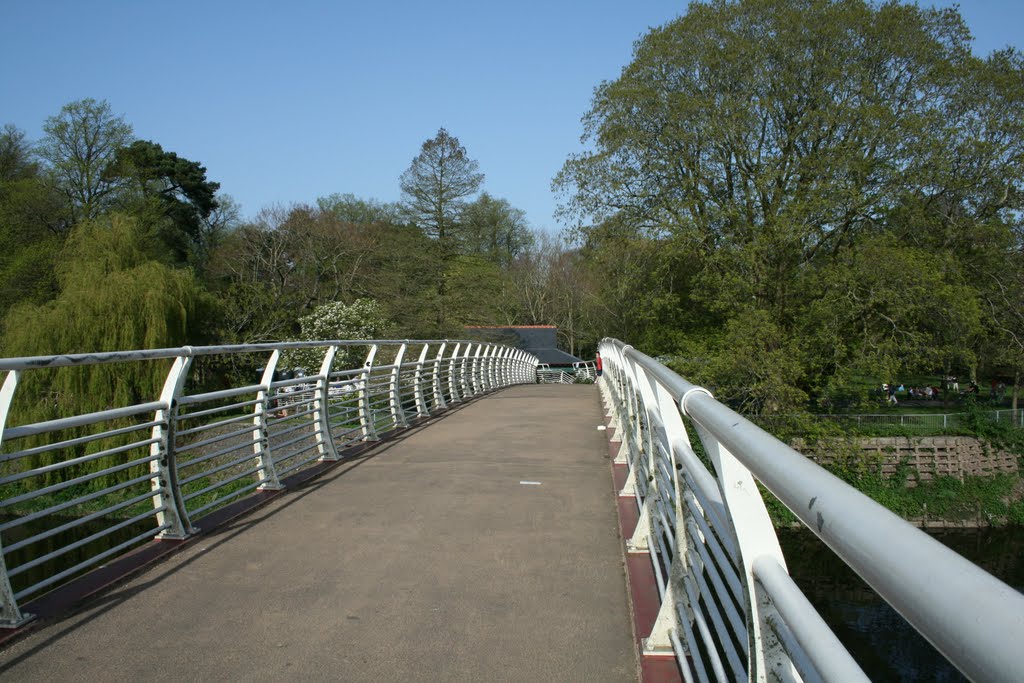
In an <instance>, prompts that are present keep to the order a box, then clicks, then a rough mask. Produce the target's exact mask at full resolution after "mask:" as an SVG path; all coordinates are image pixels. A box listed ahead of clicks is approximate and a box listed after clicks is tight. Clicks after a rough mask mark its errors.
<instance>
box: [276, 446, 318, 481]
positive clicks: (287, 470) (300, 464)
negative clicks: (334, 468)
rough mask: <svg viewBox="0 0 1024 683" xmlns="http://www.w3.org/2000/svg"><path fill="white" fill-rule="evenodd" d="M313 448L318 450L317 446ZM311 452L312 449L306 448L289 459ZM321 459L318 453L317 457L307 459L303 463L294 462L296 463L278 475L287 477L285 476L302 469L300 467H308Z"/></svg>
mask: <svg viewBox="0 0 1024 683" xmlns="http://www.w3.org/2000/svg"><path fill="white" fill-rule="evenodd" d="M313 448H316V446H315V445H314V446H313ZM309 450H311V449H309V448H304V449H302V450H301V451H296V452H295V454H294V455H292V456H289V457H295V455H299V454H301V453H304V452H307V451H309ZM319 458H320V454H319V453H317V454H316V455H313V456H312V457H310V458H306V459H305V460H302V461H300V462H294V463H292V464H291V465H289V466H288V467H286V468H284V469H283V470H280V471H279V472H278V474H279V475H282V476H283V475H285V474H288V473H289V472H294V471H295V470H297V469H299V468H300V467H302V466H303V465H308V464H309V463H311V462H313V461H314V460H318V459H319Z"/></svg>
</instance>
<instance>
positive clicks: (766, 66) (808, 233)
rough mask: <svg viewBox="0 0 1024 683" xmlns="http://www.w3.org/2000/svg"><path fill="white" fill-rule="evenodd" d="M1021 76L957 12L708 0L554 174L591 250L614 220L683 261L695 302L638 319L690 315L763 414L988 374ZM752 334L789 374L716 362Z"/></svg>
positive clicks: (660, 44) (667, 34) (607, 99)
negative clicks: (872, 385) (989, 310)
mask: <svg viewBox="0 0 1024 683" xmlns="http://www.w3.org/2000/svg"><path fill="white" fill-rule="evenodd" d="M1022 84H1024V60H1022V58H1021V56H1020V55H1019V54H1018V53H1016V52H1014V51H1012V50H1011V51H1004V52H1000V53H995V54H993V55H992V56H990V57H989V58H987V59H979V58H976V57H974V56H972V55H971V51H970V34H969V32H968V30H967V28H966V26H965V24H964V22H963V20H962V18H961V17H960V15H959V13H958V12H957V11H956V10H955V9H927V8H921V7H919V6H917V5H909V4H903V3H901V2H896V1H892V2H885V3H882V4H873V3H869V2H865V1H862V0H735V1H725V0H717V1H713V2H695V3H692V4H691V5H690V6H689V9H688V11H687V13H686V14H685V15H683V16H681V17H680V18H678V19H676V20H674V21H672V22H669V23H668V24H666V25H665V26H663V27H660V28H657V29H654V30H652V31H651V32H650V33H649V34H648V35H646V36H645V37H644V38H642V39H641V40H640V41H639V42H638V43H637V45H636V49H635V53H634V58H633V61H632V62H631V63H630V64H629V65H628V66H627V67H626V68H625V69H624V70H623V72H622V75H621V76H620V77H619V78H618V79H616V80H614V81H610V82H605V83H602V84H601V85H600V86H599V87H598V88H597V90H596V93H595V97H594V101H593V105H592V108H591V110H590V112H589V113H588V114H587V115H586V117H585V118H584V129H585V140H586V141H587V142H588V143H590V146H591V149H590V151H587V152H584V153H581V154H578V155H576V156H574V157H572V158H570V159H569V160H568V161H567V162H566V164H565V166H564V167H563V169H562V171H561V173H560V174H559V176H558V177H557V178H556V181H555V187H556V189H557V190H559V191H560V192H561V193H562V196H563V204H562V211H563V213H564V215H566V216H569V217H571V218H573V219H574V220H575V221H576V226H577V228H576V235H577V237H578V239H579V240H580V241H581V242H583V243H584V244H587V243H588V241H590V240H592V237H593V236H594V235H596V234H599V233H600V231H601V230H602V229H604V226H607V225H611V224H617V225H619V226H622V228H623V229H627V228H628V229H632V230H634V231H635V234H636V235H637V238H639V239H649V240H651V241H652V243H656V244H658V245H660V248H662V249H664V250H665V251H666V252H668V253H674V254H677V255H678V256H677V257H676V258H678V259H680V262H681V263H684V264H685V265H686V273H687V275H686V278H685V279H686V280H688V282H684V283H683V287H681V288H680V289H679V290H676V291H677V292H678V296H679V306H680V307H682V308H684V309H688V310H690V311H693V312H694V314H688V315H686V316H683V319H682V320H680V319H678V318H677V319H675V320H673V319H672V317H671V316H670V317H669V318H663V317H660V316H656V317H654V318H653V319H648V321H646V322H643V323H641V327H643V328H646V329H649V330H653V333H654V334H656V335H658V336H662V337H670V336H672V334H673V331H675V333H676V341H675V342H674V343H676V344H678V347H679V349H680V352H681V354H682V355H684V356H685V355H687V353H688V351H687V349H691V348H692V349H697V351H694V352H693V353H691V354H689V355H691V356H694V357H697V356H703V360H704V361H705V362H706V364H707V367H717V368H721V369H722V372H723V373H725V374H724V375H723V377H725V376H728V377H729V378H731V379H730V380H729V381H735V382H739V383H740V384H737V385H736V387H735V389H736V390H737V391H740V392H745V395H746V396H752V395H758V394H763V397H762V398H757V399H756V402H757V405H758V406H759V407H758V408H757V409H758V410H765V411H770V410H774V409H779V410H781V409H784V408H786V407H787V406H788V407H792V406H793V405H794V402H797V403H799V401H800V400H802V399H801V398H800V395H801V392H802V393H803V394H804V395H808V396H810V395H819V394H820V393H821V391H822V390H824V388H826V387H828V386H830V384H831V383H832V382H833V380H834V379H836V378H843V377H845V378H851V377H852V376H853V374H854V368H857V369H858V370H859V371H862V372H869V373H875V372H878V373H881V372H886V373H889V372H897V371H904V372H906V371H910V370H911V369H916V370H927V371H929V372H931V371H935V372H938V371H942V370H943V369H946V370H948V369H951V368H956V369H958V370H960V369H970V370H972V371H973V369H974V367H975V366H976V365H977V363H978V362H979V360H980V359H979V356H978V349H979V348H980V347H981V346H982V345H984V344H986V343H987V342H986V341H985V337H986V334H990V333H991V330H992V329H994V327H995V325H992V324H991V323H990V324H989V325H983V324H981V322H980V314H979V311H980V310H981V300H980V299H979V297H981V296H982V295H983V290H984V288H983V287H981V280H982V279H983V278H982V277H981V275H982V273H984V272H991V271H992V270H993V268H996V269H998V266H996V265H995V264H998V263H1002V262H1004V259H1003V258H1002V257H1001V256H1000V254H1002V253H1005V251H1006V246H1005V245H1006V243H1007V238H1008V236H1009V235H1011V234H1014V233H1016V234H1019V230H1020V228H1019V223H1020V221H1019V216H1020V215H1021V209H1022V208H1024V206H1022V192H1021V190H1022V183H1024V173H1022V172H1021V171H1022V170H1024V168H1022V163H1024V106H1021V105H1024V97H1022ZM883 238H884V239H883ZM999 245H1003V246H999ZM1000 250H1002V251H1000ZM670 286H671V285H669V282H667V281H662V282H660V283H658V286H657V287H655V288H653V289H652V290H651V294H650V295H649V296H648V297H647V298H662V297H664V295H665V294H666V290H667V288H668V287H670ZM990 298H992V297H990ZM663 300H668V299H663ZM997 316H998V314H997ZM680 327H682V329H681V330H680ZM744 330H749V334H750V335H761V336H762V339H763V340H772V341H771V343H772V348H777V349H785V353H783V354H776V353H773V352H772V349H770V348H762V347H760V346H758V345H757V343H755V342H756V341H757V339H754V338H751V339H747V340H746V341H744V339H746V335H747V334H748V333H747V332H744ZM826 331H827V332H826ZM679 332H681V333H682V334H681V335H679ZM804 339H813V340H816V341H817V342H822V343H817V344H815V343H812V342H808V343H804V342H803V341H802V340H804ZM826 341H827V342H828V343H827V344H826V343H824V342H826ZM748 342H750V343H748ZM743 348H749V349H752V352H751V357H754V356H756V355H758V353H759V354H760V355H761V356H762V357H763V358H764V359H765V362H769V361H770V362H775V363H777V367H775V368H774V370H773V369H771V368H763V370H764V371H765V372H768V371H771V372H770V373H769V374H770V375H771V377H772V378H773V379H771V381H760V380H759V381H760V384H756V383H755V382H754V381H752V380H750V379H743V377H744V374H743V373H742V372H738V371H736V368H732V369H729V368H727V365H728V364H727V363H725V362H724V359H722V358H720V357H719V355H720V354H727V353H733V352H734V350H735V349H743ZM794 358H795V359H799V362H798V368H797V369H794V368H793V367H791V360H792V359H794ZM720 360H723V362H719V361H720ZM886 379H892V378H891V377H883V378H881V380H882V381H885V380H886ZM721 381H725V380H724V379H723V380H721ZM844 381H846V380H844ZM787 383H792V384H787ZM755 384H756V386H760V387H768V388H769V389H770V390H766V391H762V390H761V389H755ZM784 385H785V386H792V388H794V389H796V390H798V391H782V390H781V387H782V386H784ZM771 387H776V388H771ZM833 388H834V387H833ZM828 391H831V389H829V390H828Z"/></svg>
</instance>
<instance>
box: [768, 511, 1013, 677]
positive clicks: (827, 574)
mask: <svg viewBox="0 0 1024 683" xmlns="http://www.w3.org/2000/svg"><path fill="white" fill-rule="evenodd" d="M934 537H935V538H936V539H937V540H939V541H941V542H942V543H944V544H945V545H947V546H948V547H950V548H952V549H953V550H955V551H956V552H958V553H960V554H961V555H963V556H964V557H966V558H967V559H969V560H970V561H971V562H974V563H975V564H977V565H979V566H981V567H982V568H983V569H985V570H986V571H988V572H990V573H991V574H994V575H995V576H997V577H999V578H1000V579H1001V580H1003V581H1005V582H1006V583H1008V584H1009V585H1011V586H1014V587H1015V588H1016V589H1017V590H1020V591H1022V592H1024V561H1022V557H1024V529H986V530H980V531H979V530H963V531H944V532H942V533H941V534H936V535H935V536H934ZM779 542H780V543H781V544H782V551H783V553H784V554H785V556H786V563H787V564H788V566H789V573H790V574H791V575H792V576H793V580H794V581H796V584H797V585H798V586H800V588H801V589H803V591H804V593H806V594H807V597H808V599H810V601H811V604H813V605H814V607H815V609H817V610H818V612H819V613H820V614H821V616H822V617H823V618H824V619H825V621H826V622H827V623H828V624H829V626H831V627H832V630H833V631H835V633H836V636H838V637H839V640H840V641H842V643H843V644H844V645H845V646H846V647H847V649H849V651H850V652H851V654H853V657H854V659H856V660H857V662H858V663H859V664H860V665H861V667H862V668H863V669H864V672H865V673H866V674H867V675H868V676H869V677H870V678H871V679H872V680H873V681H963V680H966V679H965V678H964V677H963V675H962V674H961V673H960V672H959V671H957V670H956V669H955V668H954V667H953V665H952V664H950V663H949V662H948V661H946V659H945V658H944V657H943V656H942V655H940V654H939V653H938V652H936V651H935V648H933V647H932V646H931V645H930V644H929V643H928V642H927V641H925V639H924V638H923V637H921V635H919V634H918V633H917V631H915V630H914V629H913V628H912V627H911V626H910V625H909V624H908V623H907V622H906V621H905V620H904V619H903V617H901V616H900V615H899V614H897V613H896V612H895V610H893V609H892V608H891V607H889V605H888V604H887V603H886V602H885V601H883V600H882V599H881V598H879V597H878V596H877V595H876V594H875V592H874V591H872V590H871V589H870V588H869V587H868V586H867V584H865V583H864V582H863V581H862V580H861V578H860V577H859V576H857V575H856V574H854V573H853V571H852V570H851V569H850V568H849V567H847V566H846V565H845V564H844V563H843V562H842V560H840V559H839V558H837V557H836V556H835V555H834V554H833V553H832V551H831V550H829V549H828V548H826V547H825V545H824V544H823V543H822V542H821V541H819V540H818V539H817V538H816V537H815V536H814V535H813V534H812V533H811V532H809V531H805V530H801V531H793V530H784V531H780V532H779Z"/></svg>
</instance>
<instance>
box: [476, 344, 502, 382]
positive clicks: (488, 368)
mask: <svg viewBox="0 0 1024 683" xmlns="http://www.w3.org/2000/svg"><path fill="white" fill-rule="evenodd" d="M497 353H498V347H497V346H495V345H493V344H488V345H487V346H486V347H485V348H484V367H483V369H482V371H481V372H480V376H481V378H482V379H483V381H484V387H483V389H484V391H485V392H486V391H494V389H495V388H496V387H497V386H498V382H497V379H496V378H495V376H494V369H495V362H496V360H495V356H496V355H497Z"/></svg>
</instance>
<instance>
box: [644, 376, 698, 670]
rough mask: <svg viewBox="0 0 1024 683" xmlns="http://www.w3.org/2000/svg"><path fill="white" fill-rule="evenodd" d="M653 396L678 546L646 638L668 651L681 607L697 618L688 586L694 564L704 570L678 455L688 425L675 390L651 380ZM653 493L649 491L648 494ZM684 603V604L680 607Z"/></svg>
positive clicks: (649, 645)
mask: <svg viewBox="0 0 1024 683" xmlns="http://www.w3.org/2000/svg"><path fill="white" fill-rule="evenodd" d="M651 390H652V391H651V392H650V394H651V395H650V399H651V400H653V402H654V404H655V405H656V406H657V411H658V415H659V417H660V418H661V423H662V428H663V429H664V446H665V450H666V452H667V453H668V455H669V463H670V468H669V469H670V471H671V473H672V482H671V485H672V487H673V494H674V495H672V496H670V497H669V498H670V499H674V502H673V513H674V514H675V518H676V530H675V547H674V548H673V555H674V557H673V559H672V566H671V567H670V568H669V575H668V577H666V580H665V595H664V597H662V600H661V607H660V608H659V609H658V616H657V618H656V619H655V622H654V626H653V627H651V633H650V635H649V636H648V637H647V638H645V639H644V641H643V645H644V651H645V652H649V653H659V654H664V653H666V652H668V653H671V652H672V639H671V632H672V630H674V629H675V628H677V627H678V625H679V617H678V614H679V613H680V611H683V613H685V614H687V615H688V617H689V618H691V619H692V618H693V617H692V615H693V612H694V608H693V606H692V604H691V599H692V598H691V597H690V594H691V593H693V592H695V591H694V590H693V586H692V585H690V586H687V581H688V580H689V576H690V574H691V569H690V566H691V564H693V565H698V567H697V569H698V571H697V572H696V573H698V574H699V573H701V571H702V569H703V568H702V567H701V566H699V565H700V556H699V554H697V553H693V555H694V557H693V558H691V552H690V542H689V531H688V530H687V525H686V524H685V522H684V521H683V520H685V519H687V517H688V516H689V515H688V513H687V510H686V507H685V504H684V503H683V491H682V486H681V485H680V469H681V464H680V463H679V461H678V460H677V459H676V448H677V444H679V445H680V446H683V447H689V446H690V440H689V438H688V436H687V434H686V427H685V426H684V425H683V421H682V418H681V415H680V412H679V406H678V405H677V404H676V402H675V401H674V400H673V398H672V396H671V394H669V392H668V391H667V390H666V389H665V387H663V386H662V385H660V384H657V383H655V382H654V381H653V380H652V381H651ZM648 495H649V494H648ZM657 495H658V496H661V495H662V491H661V490H660V488H658V489H657ZM680 606H681V607H682V608H683V609H682V610H680V609H679V608H680Z"/></svg>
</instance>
